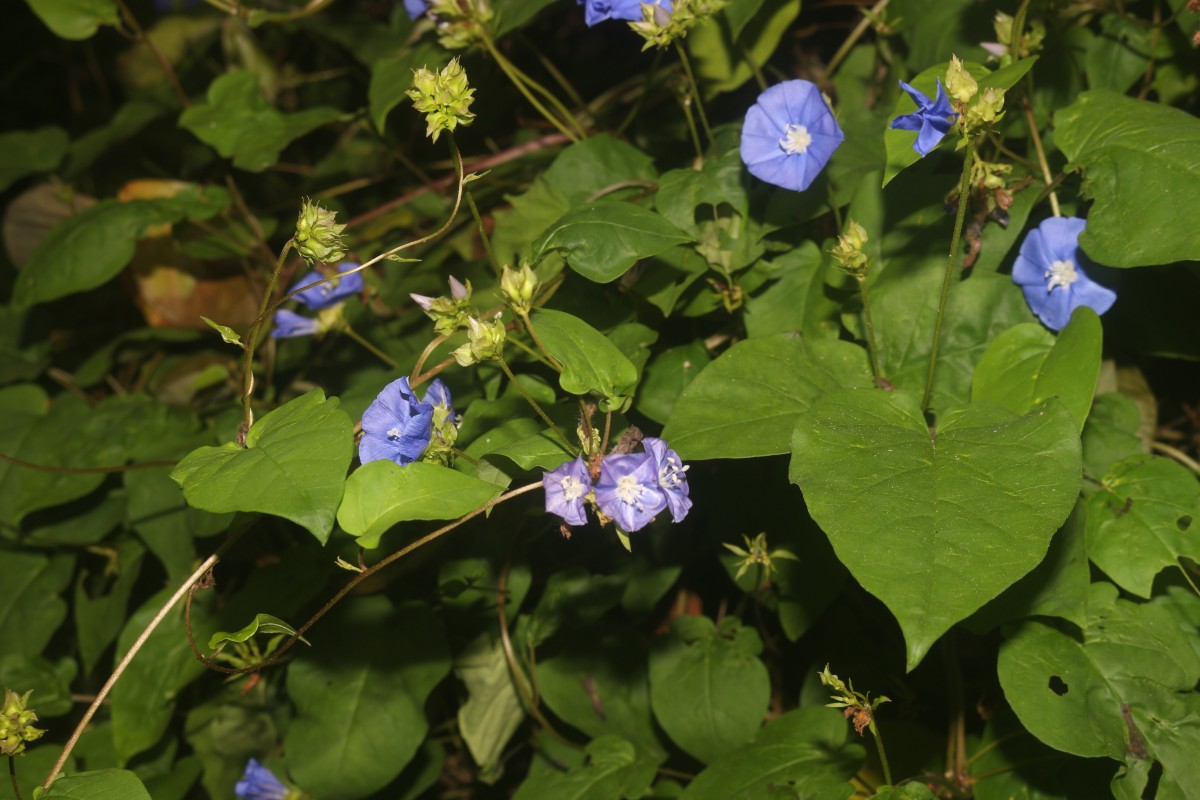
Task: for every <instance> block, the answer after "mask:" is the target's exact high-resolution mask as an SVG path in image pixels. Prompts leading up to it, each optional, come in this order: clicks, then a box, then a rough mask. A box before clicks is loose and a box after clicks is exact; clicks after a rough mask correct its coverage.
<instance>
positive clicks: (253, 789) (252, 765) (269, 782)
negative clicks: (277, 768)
mask: <svg viewBox="0 0 1200 800" xmlns="http://www.w3.org/2000/svg"><path fill="white" fill-rule="evenodd" d="M233 791H234V794H236V795H237V796H238V797H241V798H242V799H243V800H287V796H288V791H289V790H288V787H287V786H285V785H284V784H283V782H282V781H280V780H279V778H276V777H275V773H273V772H271V770H269V769H267V768H266V767H264V766H263V765H262V764H260V763H258V761H257V760H256V759H253V758H252V759H250V760H249V761H248V762H246V771H245V772H244V773H242V779H241V780H240V781H238V782H237V785H236V786H234V787H233Z"/></svg>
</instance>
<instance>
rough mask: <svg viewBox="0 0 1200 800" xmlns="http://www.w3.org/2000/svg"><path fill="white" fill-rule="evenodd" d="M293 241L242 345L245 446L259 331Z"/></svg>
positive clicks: (241, 442)
mask: <svg viewBox="0 0 1200 800" xmlns="http://www.w3.org/2000/svg"><path fill="white" fill-rule="evenodd" d="M292 243H293V240H292V239H288V240H287V243H286V244H284V246H283V249H282V250H280V251H279V258H277V259H275V267H274V268H273V269H272V270H271V280H270V281H269V282H268V283H267V288H266V291H264V292H263V296H262V302H260V303H259V304H258V316H257V317H255V319H254V322H252V323H250V331H249V332H248V333H247V334H246V341H245V343H244V344H243V345H242V349H244V350H245V351H246V355H245V357H244V359H243V362H242V372H243V373H244V376H243V378H242V381H243V382H242V425H241V428H240V429H239V430H238V436H237V438H238V444H239V445H242V446H243V447H244V446H245V444H246V434H248V433H249V432H250V426H251V425H253V424H254V412H253V410H251V408H250V396H251V395H252V394H254V350H255V348H257V347H258V332H259V330H261V328H262V324H263V320H265V319H266V318H267V306H269V305H270V304H271V295H273V294H275V286H276V284H278V283H279V273H280V272H281V271H282V270H283V263H284V261H285V260H286V259H287V255H288V253H289V252H290V251H291V249H292ZM306 288H307V287H306Z"/></svg>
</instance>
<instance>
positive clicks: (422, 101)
mask: <svg viewBox="0 0 1200 800" xmlns="http://www.w3.org/2000/svg"><path fill="white" fill-rule="evenodd" d="M405 94H407V95H408V96H409V97H410V98H412V101H413V108H415V109H416V110H417V111H420V112H421V113H422V114H424V115H425V135H426V136H428V137H430V138H431V139H432V140H433V141H435V142H436V141H437V140H438V136H440V135H441V134H442V131H453V130H454V129H455V128H457V127H458V126H459V125H470V124H471V123H472V122H474V120H475V115H474V114H472V113H471V112H470V111H469V110H468V109H469V108H470V106H471V103H472V102H473V101H474V100H475V90H474V89H472V88H471V86H470V84H469V83H468V82H467V71H466V70H465V69H463V68H462V65H461V64H459V63H458V59H457V58H454V59H451V61H450V63H449V64H447V65H446V66H444V67H442V69H441V71H440V72H432V71H430V70H428V69H426V68H425V67H421V68H420V69H418V70H413V85H412V88H411V89H409V90H408V91H407V92H405Z"/></svg>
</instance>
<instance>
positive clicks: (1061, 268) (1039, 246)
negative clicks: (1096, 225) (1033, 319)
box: [1012, 217, 1117, 331]
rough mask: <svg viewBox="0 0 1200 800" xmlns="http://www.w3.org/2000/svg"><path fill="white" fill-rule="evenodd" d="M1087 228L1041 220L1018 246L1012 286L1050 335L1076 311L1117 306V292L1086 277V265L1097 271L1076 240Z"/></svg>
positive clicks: (1065, 220) (1069, 220)
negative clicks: (1021, 293) (1014, 284)
mask: <svg viewBox="0 0 1200 800" xmlns="http://www.w3.org/2000/svg"><path fill="white" fill-rule="evenodd" d="M1085 227H1087V223H1086V222H1084V221H1083V220H1082V219H1079V218H1078V217H1051V218H1049V219H1047V220H1045V221H1044V222H1042V224H1041V225H1038V226H1037V228H1035V229H1034V230H1032V231H1030V232H1029V234H1028V235H1027V236H1026V237H1025V241H1023V242H1021V252H1020V255H1018V256H1017V260H1016V263H1014V264H1013V271H1012V277H1013V282H1014V283H1016V284H1017V285H1018V286H1020V287H1021V291H1022V292H1024V293H1025V302H1027V303H1029V307H1030V308H1031V309H1033V313H1035V314H1037V316H1038V319H1040V320H1041V321H1042V323H1043V324H1044V325H1045V326H1046V327H1047V328H1049V329H1050V330H1052V331H1057V330H1062V328H1063V327H1065V326H1066V324H1067V323H1068V322H1070V321H1071V312H1072V311H1074V310H1075V309H1077V308H1079V307H1080V306H1087V307H1088V308H1090V309H1092V310H1093V311H1095V312H1096V313H1097V314H1103V313H1104V312H1105V311H1108V309H1110V308H1112V304H1113V303H1114V302H1116V300H1117V293H1116V292H1114V291H1113V290H1112V289H1109V288H1108V287H1106V286H1101V285H1100V284H1098V283H1096V282H1095V281H1093V280H1091V279H1090V278H1088V276H1087V273H1086V272H1084V266H1085V265H1086V266H1087V268H1088V269H1093V268H1096V267H1095V265H1094V264H1093V263H1092V262H1091V261H1090V260H1089V259H1088V257H1087V256H1086V255H1084V252H1083V250H1081V249H1080V248H1079V234H1081V233H1083V229H1084V228H1085ZM1096 269H1098V268H1096Z"/></svg>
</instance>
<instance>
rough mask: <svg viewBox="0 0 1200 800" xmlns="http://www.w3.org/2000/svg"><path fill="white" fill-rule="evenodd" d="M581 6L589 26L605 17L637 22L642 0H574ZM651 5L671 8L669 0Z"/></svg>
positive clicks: (658, 0)
mask: <svg viewBox="0 0 1200 800" xmlns="http://www.w3.org/2000/svg"><path fill="white" fill-rule="evenodd" d="M576 2H577V3H578V4H579V5H581V6H583V7H584V9H583V21H584V22H586V23H587V26H588V27H589V28H590V27H592V26H593V25H595V24H596V23H598V22H603V21H604V20H606V19H624V20H629V21H630V22H638V21H639V20H641V19H642V0H576ZM650 4H651V5H659V6H662V7H663V8H665V9H666V10H667V11H670V10H671V0H657V2H651V3H650Z"/></svg>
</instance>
